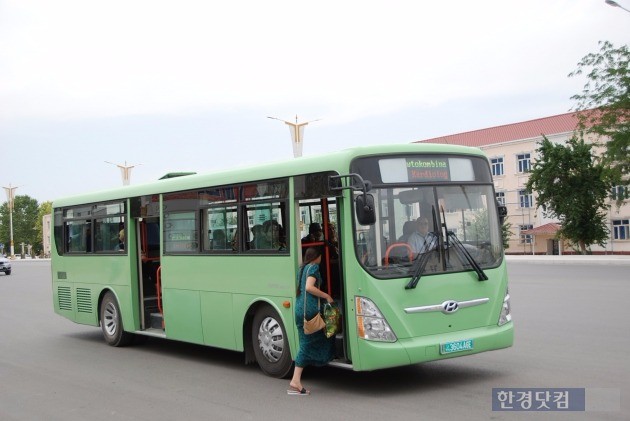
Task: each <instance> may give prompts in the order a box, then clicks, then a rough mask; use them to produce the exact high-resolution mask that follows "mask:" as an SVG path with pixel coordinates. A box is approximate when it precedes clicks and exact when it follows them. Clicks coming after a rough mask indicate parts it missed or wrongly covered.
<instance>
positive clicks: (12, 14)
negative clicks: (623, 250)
mask: <svg viewBox="0 0 630 421" xmlns="http://www.w3.org/2000/svg"><path fill="white" fill-rule="evenodd" d="M618 3H619V4H620V5H622V6H623V7H625V8H627V9H630V0H618ZM603 40H608V41H610V42H612V43H613V44H614V45H615V46H616V47H619V46H621V45H624V44H628V42H629V41H630V13H629V12H627V11H624V10H623V9H621V8H618V7H611V6H609V5H607V4H605V3H604V0H554V1H549V0H529V1H527V2H524V1H520V2H516V1H509V0H507V1H506V0H502V1H498V0H478V1H474V2H473V1H469V0H449V1H433V2H422V1H417V0H413V1H407V0H388V1H382V0H381V1H373V0H361V1H356V0H334V1H329V0H319V1H312V2H306V1H301V0H269V1H265V2H262V1H256V0H252V1H250V0H230V1H212V0H199V1H193V0H178V1H161V0H124V1H119V0H110V1H107V2H102V1H93V0H55V1H50V0H0V160H1V161H0V183H2V186H3V187H8V186H17V187H18V188H17V190H16V191H15V193H16V195H28V196H30V197H32V198H35V199H36V200H37V201H38V202H40V203H41V202H44V201H47V200H52V201H54V200H55V199H56V198H60V197H65V196H69V195H75V194H81V193H87V192H92V191H96V190H103V189H109V188H113V187H118V186H120V185H122V181H121V175H120V171H119V170H118V169H117V168H116V166H115V165H112V164H108V163H106V161H109V162H112V163H117V164H126V165H130V166H131V165H133V166H134V168H133V170H132V172H131V184H140V183H145V182H150V181H153V180H157V179H158V178H160V177H161V176H162V175H164V174H166V173H168V172H174V171H195V172H212V171H220V170H222V169H226V168H233V167H241V166H242V167H246V166H251V165H252V164H255V163H262V162H273V161H279V160H288V159H294V158H293V152H292V146H291V138H290V134H289V130H288V126H287V125H285V124H284V123H282V121H276V120H271V119H268V118H267V117H269V116H272V117H277V118H279V119H281V120H288V121H292V122H293V121H295V119H296V116H297V118H298V119H299V121H300V122H305V121H312V122H311V123H310V124H309V125H308V126H307V127H306V129H305V134H304V149H303V154H304V155H305V156H306V155H320V154H325V153H327V152H332V151H337V150H341V149H346V148H349V147H354V146H360V145H375V144H399V143H409V142H413V141H418V140H423V139H428V138H432V137H437V136H444V135H449V134H455V133H462V132H466V131H471V130H477V129H482V128H487V127H494V126H499V125H503V124H510V123H516V122H520V121H527V120H532V119H536V118H542V117H547V116H552V115H557V114H563V113H566V112H568V111H570V110H571V108H572V107H573V106H575V101H573V100H571V96H572V95H575V94H578V93H580V92H581V91H582V88H583V87H584V84H585V83H586V79H585V77H584V76H580V77H573V78H569V77H568V74H569V73H570V72H572V71H573V70H575V69H576V68H577V63H578V62H579V61H580V60H581V58H582V57H584V56H585V55H587V54H589V53H592V52H597V51H599V45H598V41H603ZM313 120H318V121H313ZM5 200H6V196H2V197H0V203H2V202H3V201H5Z"/></svg>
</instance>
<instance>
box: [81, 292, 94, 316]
mask: <svg viewBox="0 0 630 421" xmlns="http://www.w3.org/2000/svg"><path fill="white" fill-rule="evenodd" d="M77 311H78V312H79V313H91V312H92V293H91V291H90V290H89V289H87V288H77Z"/></svg>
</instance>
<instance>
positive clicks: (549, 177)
mask: <svg viewBox="0 0 630 421" xmlns="http://www.w3.org/2000/svg"><path fill="white" fill-rule="evenodd" d="M539 145H540V146H539V147H538V149H537V150H536V152H537V153H538V159H537V161H536V162H534V164H533V166H532V170H531V175H530V177H529V180H528V181H527V191H528V192H529V193H531V192H532V191H536V192H537V194H538V202H537V205H536V206H537V207H542V209H543V211H544V212H545V213H546V214H547V215H548V216H550V217H552V218H557V219H558V220H560V223H561V224H562V228H561V229H560V231H559V235H560V236H562V237H564V238H566V239H568V240H570V241H571V242H573V243H576V244H578V245H579V247H580V251H581V253H582V254H586V251H587V247H590V246H591V245H592V244H599V245H600V246H602V247H603V246H604V242H605V241H606V239H607V237H608V229H607V227H606V212H605V210H606V209H607V206H606V199H607V197H608V190H609V187H610V184H609V182H607V181H606V169H605V167H604V165H603V164H602V163H601V162H599V161H597V160H596V159H595V156H594V154H593V153H592V148H593V145H592V144H587V143H585V142H584V139H578V138H577V137H573V138H571V139H570V140H568V141H567V143H566V145H562V144H553V143H552V142H550V141H549V139H547V138H546V137H544V136H543V140H542V141H541V142H540V143H539Z"/></svg>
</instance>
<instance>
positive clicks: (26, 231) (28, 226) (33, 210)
mask: <svg viewBox="0 0 630 421" xmlns="http://www.w3.org/2000/svg"><path fill="white" fill-rule="evenodd" d="M37 215H38V205H37V200H35V199H33V198H31V197H29V196H15V199H14V201H13V246H14V249H15V253H16V254H18V253H20V251H21V246H20V244H21V243H24V244H31V245H32V246H33V250H35V251H36V252H37V251H38V250H41V248H42V237H41V236H38V234H37V228H36V226H35V225H36V223H37ZM0 223H1V225H0V242H2V243H3V244H4V249H5V253H7V254H8V253H9V246H10V239H11V235H10V214H9V204H8V202H5V203H3V204H2V206H0ZM24 251H25V252H26V246H25V248H24Z"/></svg>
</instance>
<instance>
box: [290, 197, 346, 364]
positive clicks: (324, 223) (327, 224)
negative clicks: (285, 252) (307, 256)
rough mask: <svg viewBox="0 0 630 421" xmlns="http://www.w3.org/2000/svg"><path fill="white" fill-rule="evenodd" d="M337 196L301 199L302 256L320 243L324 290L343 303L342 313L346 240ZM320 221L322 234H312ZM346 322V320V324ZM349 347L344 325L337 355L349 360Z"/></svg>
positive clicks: (342, 359)
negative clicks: (344, 242) (314, 235)
mask: <svg viewBox="0 0 630 421" xmlns="http://www.w3.org/2000/svg"><path fill="white" fill-rule="evenodd" d="M337 211H338V209H337V200H336V198H334V197H323V198H320V199H315V200H313V199H310V200H302V201H300V202H299V214H300V225H301V227H302V230H301V231H300V232H301V237H302V241H301V252H302V257H304V253H305V252H306V249H307V248H309V247H317V248H319V249H320V251H321V255H322V262H321V264H320V274H321V276H322V281H323V285H322V290H324V291H326V292H327V293H328V294H330V295H331V296H332V297H333V299H334V300H335V302H336V303H337V304H338V305H339V306H340V308H341V312H342V315H343V314H346V312H345V310H344V309H343V303H344V288H343V280H342V273H343V272H342V271H341V258H340V257H341V252H342V244H341V243H340V242H339V240H338V239H339V238H340V236H339V223H338V221H340V218H338V214H337ZM311 224H317V225H315V226H316V227H317V226H319V227H320V228H321V235H320V236H319V238H313V237H310V236H309V227H310V226H311ZM343 324H344V322H343V321H342V326H343ZM346 355H347V354H346V347H345V339H344V333H343V329H342V332H339V333H338V334H337V336H336V338H335V359H336V360H338V361H342V362H345V361H346Z"/></svg>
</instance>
